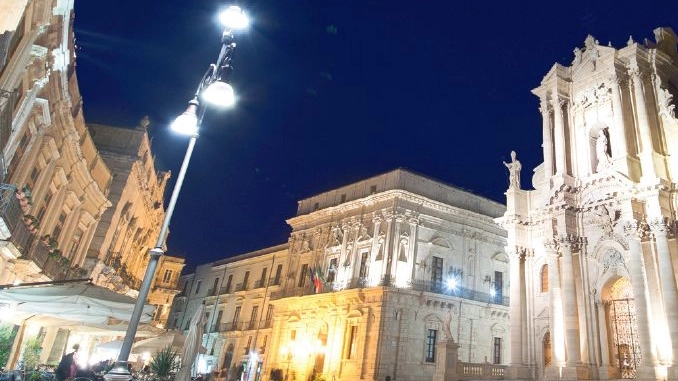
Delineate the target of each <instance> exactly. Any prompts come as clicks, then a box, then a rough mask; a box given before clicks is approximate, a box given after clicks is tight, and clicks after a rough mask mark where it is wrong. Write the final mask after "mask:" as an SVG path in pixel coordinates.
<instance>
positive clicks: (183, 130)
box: [170, 101, 198, 136]
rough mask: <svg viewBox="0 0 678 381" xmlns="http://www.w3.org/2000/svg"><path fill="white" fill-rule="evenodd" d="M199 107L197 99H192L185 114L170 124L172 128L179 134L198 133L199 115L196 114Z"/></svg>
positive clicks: (190, 134) (191, 134)
mask: <svg viewBox="0 0 678 381" xmlns="http://www.w3.org/2000/svg"><path fill="white" fill-rule="evenodd" d="M197 108H198V103H197V102H196V101H191V102H190V103H189V104H188V108H187V109H186V111H184V113H183V114H181V115H179V116H178V117H177V118H176V119H174V122H172V124H171V125H170V128H171V129H172V130H173V131H174V132H177V133H179V134H182V135H189V136H193V135H195V134H197V133H198V116H197V115H196V113H195V112H196V110H197Z"/></svg>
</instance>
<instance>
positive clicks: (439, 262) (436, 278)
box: [431, 257, 443, 284]
mask: <svg viewBox="0 0 678 381" xmlns="http://www.w3.org/2000/svg"><path fill="white" fill-rule="evenodd" d="M431 282H433V284H441V283H442V282H443V259H442V258H440V257H433V259H432V261H431Z"/></svg>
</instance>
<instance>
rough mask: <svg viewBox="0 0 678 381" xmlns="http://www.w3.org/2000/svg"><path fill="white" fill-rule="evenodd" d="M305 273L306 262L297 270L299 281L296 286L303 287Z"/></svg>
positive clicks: (306, 269) (306, 271) (306, 270)
mask: <svg viewBox="0 0 678 381" xmlns="http://www.w3.org/2000/svg"><path fill="white" fill-rule="evenodd" d="M306 274H308V263H304V264H303V265H301V271H299V283H298V284H297V286H298V287H304V285H305V284H306Z"/></svg>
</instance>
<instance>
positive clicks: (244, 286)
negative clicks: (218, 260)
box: [242, 271, 250, 291]
mask: <svg viewBox="0 0 678 381" xmlns="http://www.w3.org/2000/svg"><path fill="white" fill-rule="evenodd" d="M249 282H250V272H249V271H245V278H243V280H242V290H243V291H245V290H247V284H248V283H249Z"/></svg>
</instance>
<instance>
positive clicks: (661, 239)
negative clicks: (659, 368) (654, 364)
mask: <svg viewBox="0 0 678 381" xmlns="http://www.w3.org/2000/svg"><path fill="white" fill-rule="evenodd" d="M649 226H650V231H651V233H652V238H653V240H654V244H655V249H656V251H657V261H658V270H659V281H660V287H661V293H662V302H663V305H664V312H665V314H666V318H665V322H664V324H665V325H667V327H666V331H668V332H666V333H667V334H666V335H665V336H664V335H663V336H662V337H661V342H660V343H659V350H660V353H658V357H659V360H660V361H661V362H662V363H663V364H664V365H667V366H671V365H672V364H673V358H674V356H675V354H676V353H678V324H675V322H678V289H677V287H678V285H677V284H676V277H675V274H674V272H673V263H672V261H671V253H670V251H669V243H668V236H667V233H668V229H669V225H668V224H667V221H665V220H664V219H657V220H654V221H652V222H650V224H649ZM661 352H663V353H661Z"/></svg>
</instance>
